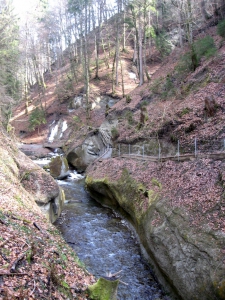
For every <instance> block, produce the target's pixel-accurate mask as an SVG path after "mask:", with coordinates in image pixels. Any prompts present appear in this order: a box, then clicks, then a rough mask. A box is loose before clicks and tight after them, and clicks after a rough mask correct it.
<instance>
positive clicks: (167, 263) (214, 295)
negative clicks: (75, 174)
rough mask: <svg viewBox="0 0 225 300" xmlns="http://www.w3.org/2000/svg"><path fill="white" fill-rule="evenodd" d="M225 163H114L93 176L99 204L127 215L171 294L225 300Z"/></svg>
mask: <svg viewBox="0 0 225 300" xmlns="http://www.w3.org/2000/svg"><path fill="white" fill-rule="evenodd" d="M224 180H225V162H223V161H213V160H209V159H200V160H195V161H192V162H182V163H179V162H172V161H168V162H165V163H154V162H140V161H135V160H132V159H122V158H115V159H108V160H102V162H97V163H96V164H95V165H94V166H92V167H89V168H88V170H87V177H86V184H87V188H88V190H89V192H90V194H91V196H92V197H93V198H95V199H96V200H97V201H98V202H100V203H101V204H103V205H106V206H110V207H112V208H114V209H119V210H120V211H123V212H124V213H125V214H126V215H127V216H128V218H129V219H130V221H131V222H132V224H133V226H134V227H135V229H136V232H137V234H138V236H139V239H140V242H141V244H142V247H143V251H144V252H145V254H147V257H148V259H149V262H150V264H151V265H152V266H153V268H154V271H155V273H156V275H157V276H158V278H159V280H160V281H161V283H162V284H163V285H164V286H165V288H166V289H168V290H170V291H171V292H172V294H173V296H174V298H178V299H184V300H194V299H196V300H200V299H202V300H212V299H225V221H224V220H225V213H224V212H225V198H224V187H225V186H224Z"/></svg>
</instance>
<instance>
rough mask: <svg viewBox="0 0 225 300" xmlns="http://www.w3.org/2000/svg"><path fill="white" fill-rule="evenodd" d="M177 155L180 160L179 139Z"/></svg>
mask: <svg viewBox="0 0 225 300" xmlns="http://www.w3.org/2000/svg"><path fill="white" fill-rule="evenodd" d="M177 156H178V161H180V141H179V140H178V142H177Z"/></svg>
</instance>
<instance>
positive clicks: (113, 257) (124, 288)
mask: <svg viewBox="0 0 225 300" xmlns="http://www.w3.org/2000/svg"><path fill="white" fill-rule="evenodd" d="M59 184H60V185H61V186H62V188H63V189H64V191H65V195H66V200H67V201H66V204H65V208H64V211H63V213H62V217H61V218H60V219H59V220H58V221H57V222H56V226H57V227H58V229H59V230H60V231H61V233H62V235H63V236H64V239H65V240H66V242H67V243H68V244H69V245H70V246H71V247H72V248H73V249H74V250H75V252H76V253H77V255H78V257H79V258H80V260H81V261H83V263H84V264H85V267H86V269H87V270H88V271H89V272H91V273H92V274H94V275H95V276H96V278H99V277H100V276H102V275H103V276H105V275H106V273H107V272H111V273H116V272H118V271H120V270H122V272H121V275H122V278H121V280H122V281H124V282H125V283H126V284H127V285H125V284H122V283H120V284H119V288H118V299H120V300H126V299H127V300H134V299H138V300H140V299H141V300H149V299H153V300H156V299H157V300H158V299H164V300H165V299H168V298H167V297H166V296H163V293H162V291H161V289H160V287H159V285H158V284H157V282H156V281H155V279H154V277H153V275H152V272H151V270H150V269H149V267H148V266H147V264H146V263H145V261H144V260H143V258H142V256H141V253H140V247H139V245H138V243H137V240H136V238H135V236H134V235H133V233H132V231H131V230H130V229H129V227H128V224H127V223H126V221H124V220H122V219H121V218H120V217H119V216H118V215H117V214H115V213H114V212H112V210H110V209H108V208H104V207H102V206H101V205H99V204H98V203H97V202H96V201H94V200H92V199H91V198H90V197H89V195H88V193H87V192H86V191H85V188H84V179H70V180H66V181H59Z"/></svg>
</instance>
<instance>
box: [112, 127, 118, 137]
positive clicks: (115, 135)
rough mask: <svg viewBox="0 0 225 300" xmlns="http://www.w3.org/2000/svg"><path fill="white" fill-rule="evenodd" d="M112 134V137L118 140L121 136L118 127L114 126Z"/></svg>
mask: <svg viewBox="0 0 225 300" xmlns="http://www.w3.org/2000/svg"><path fill="white" fill-rule="evenodd" d="M111 135H112V139H113V140H116V139H117V138H118V137H119V132H118V130H117V129H116V127H112V129H111Z"/></svg>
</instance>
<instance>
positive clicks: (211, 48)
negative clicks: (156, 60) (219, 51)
mask: <svg viewBox="0 0 225 300" xmlns="http://www.w3.org/2000/svg"><path fill="white" fill-rule="evenodd" d="M215 53H216V46H215V44H214V40H213V38H212V37H211V36H209V35H207V36H206V37H204V38H202V39H199V40H198V41H196V42H195V43H193V44H192V45H191V49H190V51H189V52H187V53H185V54H184V55H183V56H182V57H181V59H180V61H179V63H178V65H177V67H176V70H177V71H178V73H179V74H180V77H181V78H180V79H181V80H182V78H183V77H184V76H185V75H186V74H187V73H188V72H190V71H195V69H196V68H197V67H198V66H199V64H200V61H201V58H202V57H205V58H210V57H211V56H213V55H215Z"/></svg>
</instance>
